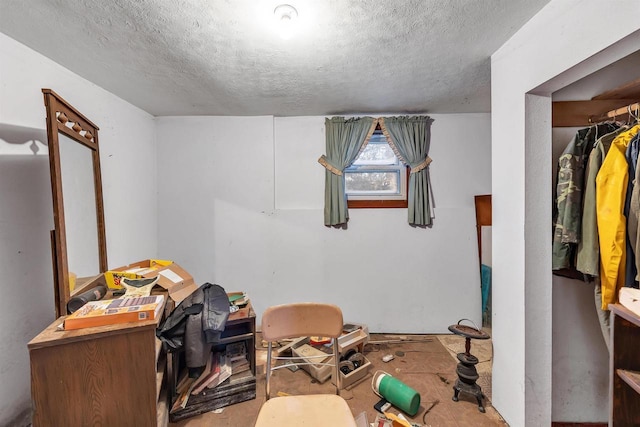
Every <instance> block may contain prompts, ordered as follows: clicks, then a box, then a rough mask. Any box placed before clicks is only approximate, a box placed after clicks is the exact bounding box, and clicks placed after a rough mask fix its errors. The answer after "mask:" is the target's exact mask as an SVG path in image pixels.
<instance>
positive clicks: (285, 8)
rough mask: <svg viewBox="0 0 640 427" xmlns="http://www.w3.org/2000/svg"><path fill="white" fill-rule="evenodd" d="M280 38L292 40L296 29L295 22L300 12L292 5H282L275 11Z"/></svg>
mask: <svg viewBox="0 0 640 427" xmlns="http://www.w3.org/2000/svg"><path fill="white" fill-rule="evenodd" d="M273 14H274V16H275V19H276V21H277V22H276V25H277V26H278V32H279V33H280V37H282V38H283V39H285V40H287V39H289V38H291V36H292V35H293V32H294V29H295V21H296V19H297V18H298V11H297V10H296V8H295V7H293V6H291V5H290V4H281V5H279V6H277V7H276V8H275V9H274V10H273Z"/></svg>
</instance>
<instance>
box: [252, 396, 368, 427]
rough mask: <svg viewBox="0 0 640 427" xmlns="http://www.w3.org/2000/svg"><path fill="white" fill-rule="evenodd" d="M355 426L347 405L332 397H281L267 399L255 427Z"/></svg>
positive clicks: (341, 399)
mask: <svg viewBox="0 0 640 427" xmlns="http://www.w3.org/2000/svg"><path fill="white" fill-rule="evenodd" d="M275 426H277V427H289V426H291V427H300V426H305V427H313V426H318V427H327V426H331V427H356V422H355V421H354V419H353V415H352V414H351V409H350V408H349V405H347V402H346V401H345V400H344V399H343V398H342V397H340V396H337V395H335V394H312V395H304V396H282V397H273V398H271V399H269V400H267V401H266V402H265V403H264V405H262V408H261V409H260V413H259V414H258V420H257V421H256V427H275Z"/></svg>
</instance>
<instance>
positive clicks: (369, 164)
mask: <svg viewBox="0 0 640 427" xmlns="http://www.w3.org/2000/svg"><path fill="white" fill-rule="evenodd" d="M408 175H409V169H408V168H407V167H406V166H405V165H404V164H402V162H400V161H399V160H398V158H397V157H396V155H395V154H394V152H393V150H392V149H391V146H390V145H389V143H388V142H387V138H386V137H385V136H384V134H383V133H382V131H380V130H376V131H375V132H374V133H373V135H372V136H371V139H370V140H369V143H368V144H367V146H366V147H365V149H364V150H363V151H362V152H361V153H360V155H359V156H358V158H357V159H356V160H355V161H354V162H353V164H352V165H351V166H350V167H348V168H347V169H345V171H344V178H345V192H346V193H347V202H348V207H349V208H406V207H407V181H408V179H407V178H408Z"/></svg>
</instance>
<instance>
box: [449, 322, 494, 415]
mask: <svg viewBox="0 0 640 427" xmlns="http://www.w3.org/2000/svg"><path fill="white" fill-rule="evenodd" d="M463 320H468V321H469V322H471V321H470V320H469V319H460V320H459V321H458V323H457V324H455V325H451V326H449V330H450V331H451V332H453V333H454V334H456V335H461V336H463V337H465V338H466V341H465V344H464V351H465V352H464V353H458V355H457V356H458V361H459V362H460V363H458V366H457V368H456V373H457V374H458V379H457V380H456V383H455V385H454V386H453V401H454V402H457V401H458V395H459V394H460V392H461V391H462V392H465V393H469V394H472V395H473V396H475V397H476V400H477V401H478V410H479V411H480V412H485V410H484V405H483V403H482V399H483V398H484V397H485V396H484V394H482V387H480V386H479V385H478V384H476V380H477V379H478V377H479V375H478V371H477V370H476V365H477V364H478V358H477V357H475V356H474V355H472V354H471V353H470V352H469V351H470V350H471V339H477V340H486V339H489V334H487V333H486V332H484V331H482V330H480V329H477V328H472V327H471V326H465V325H461V324H460V322H462V321H463ZM471 323H473V322H471ZM474 326H475V324H474Z"/></svg>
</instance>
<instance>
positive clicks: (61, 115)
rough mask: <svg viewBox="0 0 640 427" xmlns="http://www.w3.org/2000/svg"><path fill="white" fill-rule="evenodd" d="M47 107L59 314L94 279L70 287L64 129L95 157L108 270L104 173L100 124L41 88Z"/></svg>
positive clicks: (102, 263)
mask: <svg viewBox="0 0 640 427" xmlns="http://www.w3.org/2000/svg"><path fill="white" fill-rule="evenodd" d="M42 93H43V94H44V105H45V108H46V110H47V139H48V144H49V147H48V148H49V169H50V172H51V194H52V201H53V221H54V226H55V230H51V248H52V257H53V277H54V298H55V307H56V317H60V316H64V315H66V314H67V302H69V299H70V298H71V296H72V294H78V293H81V292H83V291H84V290H86V289H89V288H90V287H92V285H94V284H95V281H93V280H90V281H88V282H87V283H84V284H79V283H78V284H77V285H76V287H75V289H74V290H73V292H71V291H70V289H69V264H68V259H67V235H66V226H65V219H64V218H65V217H64V194H63V192H62V175H61V173H62V171H61V165H60V141H59V139H58V134H59V133H62V134H64V135H65V136H67V137H69V138H71V139H72V140H74V141H76V142H78V143H79V144H82V145H84V146H85V147H87V148H89V149H90V150H91V156H92V159H93V182H94V188H95V203H96V219H97V225H98V227H97V228H98V229H97V230H96V231H97V233H98V255H99V267H100V271H99V272H96V274H97V275H98V274H100V273H104V272H105V271H107V242H106V233H105V226H104V204H103V201H102V176H101V173H100V151H99V149H98V130H99V128H98V126H96V125H95V124H93V123H92V122H91V121H90V120H89V119H87V118H86V117H85V116H84V115H82V114H81V113H80V112H79V111H78V110H76V109H75V108H73V106H71V104H69V103H68V102H67V101H65V100H64V99H63V98H62V97H61V96H60V95H58V94H57V93H55V92H54V91H52V90H51V89H42Z"/></svg>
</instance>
